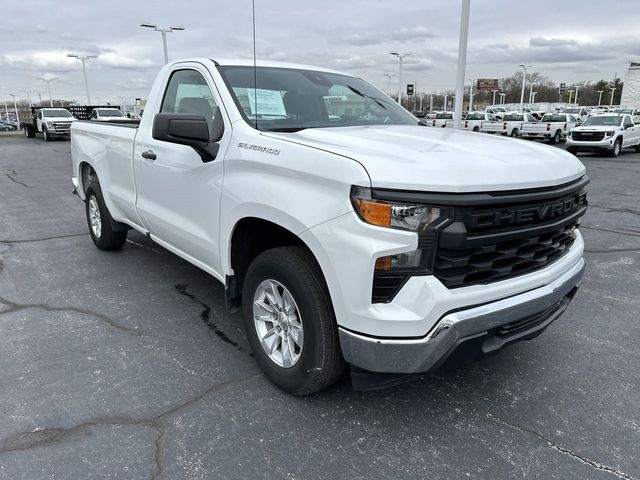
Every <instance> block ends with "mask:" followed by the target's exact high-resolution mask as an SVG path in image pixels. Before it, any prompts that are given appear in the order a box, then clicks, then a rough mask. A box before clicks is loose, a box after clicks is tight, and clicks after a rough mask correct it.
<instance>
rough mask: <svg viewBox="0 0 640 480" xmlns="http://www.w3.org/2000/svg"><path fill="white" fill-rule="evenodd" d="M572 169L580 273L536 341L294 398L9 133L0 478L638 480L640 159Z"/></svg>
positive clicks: (1, 171) (48, 157)
mask: <svg viewBox="0 0 640 480" xmlns="http://www.w3.org/2000/svg"><path fill="white" fill-rule="evenodd" d="M580 158H581V159H582V160H583V162H584V163H585V165H586V166H587V171H588V174H589V176H590V177H591V179H592V184H591V191H590V197H589V201H590V204H591V208H590V210H589V212H588V214H587V216H586V217H585V218H584V222H583V224H584V227H585V228H583V230H582V232H583V235H584V237H585V240H586V242H587V253H586V259H587V267H588V270H587V273H586V277H585V280H584V284H583V287H582V289H581V291H580V292H579V293H578V294H577V296H576V298H575V300H574V302H573V303H572V304H571V305H570V307H569V309H568V310H567V312H566V314H565V315H564V316H563V317H561V318H560V319H559V320H558V321H557V322H555V323H554V324H553V325H551V327H549V329H548V330H547V331H546V332H545V333H544V334H542V335H541V336H540V337H538V338H537V339H535V340H534V341H532V342H526V343H520V344H517V345H514V346H512V347H510V348H509V349H507V350H505V351H503V352H501V353H500V354H498V355H494V356H490V357H487V358H484V359H482V360H480V361H477V362H475V363H473V364H471V365H467V366H464V367H462V368H460V369H458V370H454V371H447V370H445V371H441V372H438V373H437V374H434V375H428V376H424V377H417V378H415V379H414V380H413V381H411V382H409V383H406V384H403V385H400V386H398V387H395V388H392V389H388V390H382V391H377V392H354V391H353V390H352V389H351V386H350V384H349V382H348V381H347V380H346V379H345V380H344V381H342V382H341V383H340V384H338V385H336V386H335V387H333V388H331V389H329V390H328V391H325V392H322V393H320V394H317V395H314V396H311V397H306V398H296V397H292V396H289V395H286V394H284V393H282V392H281V391H279V390H278V389H276V388H274V387H273V386H272V385H271V384H270V383H269V382H268V381H267V380H266V379H265V378H264V376H263V375H262V374H261V373H260V371H259V369H258V368H257V366H256V365H255V362H254V360H253V358H252V356H251V353H250V352H251V351H250V348H249V346H248V344H247V342H246V340H245V338H244V333H243V331H242V327H241V322H240V317H239V315H238V314H235V313H234V314H229V313H228V312H227V311H226V309H225V306H224V291H223V287H222V286H221V285H219V284H217V282H216V281H215V280H214V279H213V278H211V277H209V276H208V275H207V274H205V273H204V272H201V271H199V270H198V269H197V268H195V267H193V266H191V265H190V264H188V263H186V262H185V261H183V260H181V259H179V258H178V257H176V256H174V255H173V254H171V253H169V252H167V251H166V250H164V249H163V248H162V247H160V246H158V245H156V244H154V243H153V242H151V241H150V240H149V239H147V238H146V237H144V236H143V235H139V234H137V233H135V232H133V233H131V234H130V235H129V239H128V241H127V243H126V245H125V247H124V248H123V250H122V251H120V252H101V251H98V250H97V249H95V247H94V246H93V244H92V243H91V240H90V238H89V236H88V235H87V226H86V222H85V219H84V209H83V205H82V203H81V202H80V201H79V199H78V198H77V197H76V196H74V195H72V194H71V190H72V186H71V181H70V178H69V175H70V160H69V143H68V142H65V141H57V142H52V143H44V142H43V141H42V140H39V139H26V138H0V479H4V478H7V479H39V478H74V479H78V478H92V479H94V478H123V479H138V478H141V479H149V478H155V479H160V478H164V479H174V478H176V479H181V478H184V479H205V478H234V479H245V478H246V479H271V478H299V479H314V478H350V479H372V478H461V477H465V476H468V477H471V478H490V479H495V478H544V479H547V478H558V479H574V478H575V479H584V478H589V479H600V478H602V479H616V478H619V479H627V480H628V479H638V480H640V369H638V365H640V349H639V348H638V340H637V339H638V338H639V337H640V322H639V319H640V268H639V267H638V265H639V262H640V220H639V219H638V214H639V212H640V203H639V200H638V197H640V195H639V194H638V193H637V191H638V187H637V186H638V184H639V180H640V155H639V154H634V153H627V152H625V153H624V154H623V155H622V156H621V157H619V158H618V159H609V158H604V157H598V156H595V155H587V154H585V155H581V157H580Z"/></svg>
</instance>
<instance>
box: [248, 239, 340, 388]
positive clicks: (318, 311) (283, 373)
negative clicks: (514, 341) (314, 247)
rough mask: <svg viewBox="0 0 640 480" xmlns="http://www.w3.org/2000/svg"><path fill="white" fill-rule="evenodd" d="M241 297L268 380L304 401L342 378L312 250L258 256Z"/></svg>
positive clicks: (251, 339)
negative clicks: (307, 396)
mask: <svg viewBox="0 0 640 480" xmlns="http://www.w3.org/2000/svg"><path fill="white" fill-rule="evenodd" d="M242 297H243V302H242V303H243V306H242V308H243V321H244V328H245V331H246V334H247V339H248V340H249V343H250V344H251V349H252V350H253V353H254V355H255V358H256V361H257V362H258V365H260V368H262V370H263V371H264V373H265V375H266V376H267V377H268V378H269V380H271V381H272V382H273V383H275V384H276V385H277V386H278V387H280V388H282V389H283V390H285V391H287V392H289V393H293V394H295V395H306V394H309V393H314V392H318V391H320V390H323V389H325V388H326V387H328V386H329V385H331V384H332V383H334V382H335V381H336V380H337V379H338V378H339V377H340V376H341V375H342V372H343V371H344V361H343V359H342V354H341V352H340V346H339V340H338V328H337V325H336V320H335V315H334V312H333V306H332V305H331V300H330V297H329V292H328V291H327V287H326V285H325V282H324V278H323V276H322V273H321V272H320V267H319V266H318V264H317V262H316V261H315V259H314V258H313V256H312V255H311V253H310V252H309V251H308V250H306V249H305V248H303V247H279V248H274V249H272V250H267V251H266V252H263V253H261V254H260V255H258V256H257V257H256V259H255V260H254V261H253V262H252V263H251V265H250V266H249V269H248V270H247V274H246V276H245V280H244V286H243V293H242Z"/></svg>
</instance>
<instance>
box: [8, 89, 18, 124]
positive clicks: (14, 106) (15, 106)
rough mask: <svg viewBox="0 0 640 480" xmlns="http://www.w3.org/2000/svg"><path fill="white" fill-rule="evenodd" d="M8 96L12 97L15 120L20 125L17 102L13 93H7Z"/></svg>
mask: <svg viewBox="0 0 640 480" xmlns="http://www.w3.org/2000/svg"><path fill="white" fill-rule="evenodd" d="M9 96H10V97H13V110H14V111H15V112H16V122H18V125H20V115H19V114H18V104H17V103H16V96H15V95H14V94H13V93H10V94H9Z"/></svg>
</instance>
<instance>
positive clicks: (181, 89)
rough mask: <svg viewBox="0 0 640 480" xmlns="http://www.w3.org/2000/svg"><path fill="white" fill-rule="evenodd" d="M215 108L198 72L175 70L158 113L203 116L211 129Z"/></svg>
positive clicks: (215, 105)
mask: <svg viewBox="0 0 640 480" xmlns="http://www.w3.org/2000/svg"><path fill="white" fill-rule="evenodd" d="M217 106H218V105H217V104H216V101H215V100H214V98H213V94H212V93H211V90H210V89H209V86H208V85H207V82H206V81H205V79H204V77H203V76H202V74H201V73H200V72H197V71H195V70H176V71H175V72H173V73H172V74H171V77H170V78H169V83H168V84H167V89H166V91H165V93H164V98H163V99H162V106H161V107H160V112H161V113H188V114H192V115H203V116H204V117H205V118H206V119H207V123H208V124H209V128H211V125H212V123H213V116H214V114H215V111H216V108H217Z"/></svg>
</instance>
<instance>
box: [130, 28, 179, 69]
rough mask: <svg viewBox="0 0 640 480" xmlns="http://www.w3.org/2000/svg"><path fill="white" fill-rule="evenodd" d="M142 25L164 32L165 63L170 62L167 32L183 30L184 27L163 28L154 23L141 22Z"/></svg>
mask: <svg viewBox="0 0 640 480" xmlns="http://www.w3.org/2000/svg"><path fill="white" fill-rule="evenodd" d="M140 26H141V27H145V28H153V29H154V30H155V31H156V32H160V33H161V34H162V48H163V49H164V63H165V64H167V63H169V54H168V53H167V33H169V32H174V31H182V30H184V27H182V26H176V27H166V28H162V27H159V26H157V25H154V24H153V23H141V24H140Z"/></svg>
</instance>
